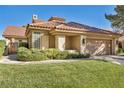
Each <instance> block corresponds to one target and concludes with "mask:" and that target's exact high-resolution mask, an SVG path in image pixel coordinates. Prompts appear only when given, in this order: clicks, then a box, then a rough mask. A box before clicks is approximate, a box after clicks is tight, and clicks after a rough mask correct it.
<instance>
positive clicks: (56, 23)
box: [3, 15, 120, 55]
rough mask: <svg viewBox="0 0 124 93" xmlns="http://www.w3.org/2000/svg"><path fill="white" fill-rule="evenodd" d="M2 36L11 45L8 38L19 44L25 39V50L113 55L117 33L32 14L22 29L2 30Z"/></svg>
mask: <svg viewBox="0 0 124 93" xmlns="http://www.w3.org/2000/svg"><path fill="white" fill-rule="evenodd" d="M7 28H9V27H7ZM10 28H11V27H10ZM11 32H13V33H11ZM6 33H7V34H6ZM22 33H23V34H22ZM24 33H25V34H24ZM20 35H21V36H20ZM3 36H4V37H5V38H6V39H8V40H9V41H12V42H13V40H12V39H15V40H18V41H17V42H19V41H20V40H25V41H26V38H27V41H28V45H29V48H38V49H47V48H57V49H60V50H61V51H63V50H70V51H78V52H81V53H90V54H92V55H106V54H107V55H110V54H116V51H117V49H118V43H117V42H118V38H119V37H120V34H118V33H115V32H112V31H109V30H104V29H99V28H96V27H91V26H87V25H84V24H80V23H75V22H66V20H65V19H63V18H60V17H51V18H50V19H49V20H48V21H43V20H39V19H38V17H37V15H33V18H32V23H31V24H28V25H27V28H26V29H25V28H20V29H19V28H17V29H16V30H13V29H11V30H9V29H6V30H5V32H4V34H3ZM9 37H10V38H9Z"/></svg>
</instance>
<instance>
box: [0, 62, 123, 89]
mask: <svg viewBox="0 0 124 93" xmlns="http://www.w3.org/2000/svg"><path fill="white" fill-rule="evenodd" d="M0 87H1V88H2V87H3V88H8V87H9V88H47V87H48V88H85V87H86V88H91V87H93V88H124V66H122V65H116V64H112V63H109V62H106V61H102V60H83V61H76V62H72V63H60V64H50V63H49V64H30V65H29V64H28V65H6V64H0Z"/></svg>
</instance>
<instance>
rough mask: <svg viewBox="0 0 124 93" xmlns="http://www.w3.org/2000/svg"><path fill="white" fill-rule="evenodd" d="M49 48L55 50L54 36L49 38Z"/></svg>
mask: <svg viewBox="0 0 124 93" xmlns="http://www.w3.org/2000/svg"><path fill="white" fill-rule="evenodd" d="M49 48H55V36H54V35H50V36H49Z"/></svg>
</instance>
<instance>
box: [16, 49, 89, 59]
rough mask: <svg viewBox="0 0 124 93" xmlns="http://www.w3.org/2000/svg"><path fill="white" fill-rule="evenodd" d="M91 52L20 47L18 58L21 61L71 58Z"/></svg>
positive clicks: (85, 56) (82, 56)
mask: <svg viewBox="0 0 124 93" xmlns="http://www.w3.org/2000/svg"><path fill="white" fill-rule="evenodd" d="M88 57H90V55H89V54H86V55H84V54H80V53H69V52H68V51H59V50H58V49H53V48H51V49H46V50H39V49H27V48H25V47H20V48H19V49H18V52H17V59H18V60H20V61H41V60H46V59H70V58H88Z"/></svg>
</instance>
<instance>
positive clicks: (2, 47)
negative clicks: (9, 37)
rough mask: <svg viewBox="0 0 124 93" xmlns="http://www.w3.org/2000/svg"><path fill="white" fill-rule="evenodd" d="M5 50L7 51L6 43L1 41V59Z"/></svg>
mask: <svg viewBox="0 0 124 93" xmlns="http://www.w3.org/2000/svg"><path fill="white" fill-rule="evenodd" d="M4 49H5V41H4V40H0V57H2V55H3V53H4Z"/></svg>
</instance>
